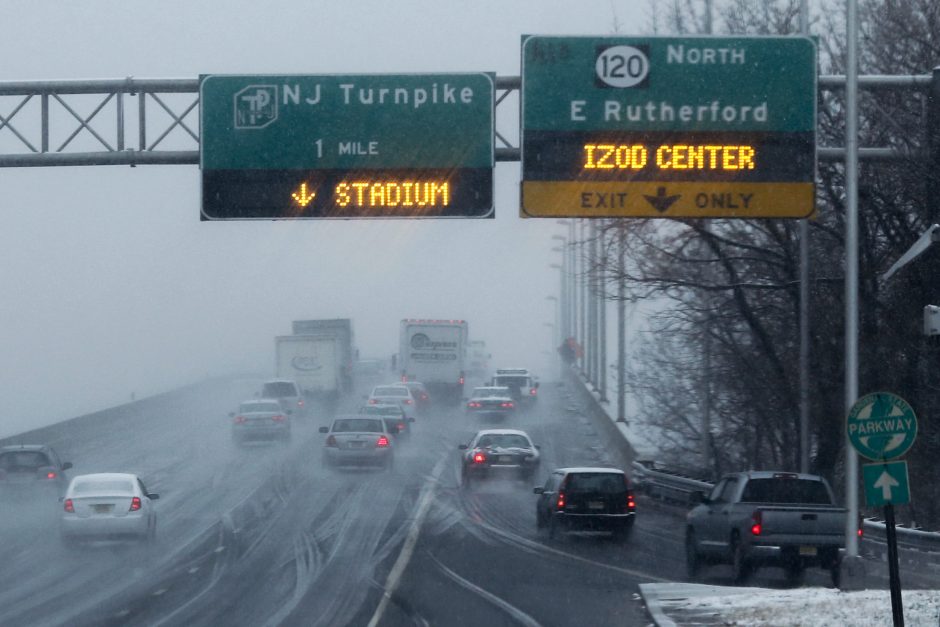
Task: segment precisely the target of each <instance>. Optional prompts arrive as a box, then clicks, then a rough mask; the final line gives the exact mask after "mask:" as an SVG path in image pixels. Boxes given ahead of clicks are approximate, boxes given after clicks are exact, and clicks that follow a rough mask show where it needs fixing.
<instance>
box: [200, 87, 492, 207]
mask: <svg viewBox="0 0 940 627" xmlns="http://www.w3.org/2000/svg"><path fill="white" fill-rule="evenodd" d="M494 85H495V78H494V75H492V74H487V73H474V74H470V73H468V74H364V75H250V76H249V75H208V76H203V77H201V82H200V89H199V102H200V125H201V140H200V168H201V170H202V219H204V220H217V219H272V218H273V219H277V218H359V217H492V213H493V165H494V147H493V136H494V133H493V130H494V127H493V124H494V122H493V109H494V104H493V102H494V101H493V98H494V93H495V88H494Z"/></svg>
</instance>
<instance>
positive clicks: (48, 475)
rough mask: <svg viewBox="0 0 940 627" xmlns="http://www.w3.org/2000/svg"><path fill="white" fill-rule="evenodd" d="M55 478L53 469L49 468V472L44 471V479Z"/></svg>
mask: <svg viewBox="0 0 940 627" xmlns="http://www.w3.org/2000/svg"><path fill="white" fill-rule="evenodd" d="M55 478H56V474H55V471H53V470H50V471H49V472H47V473H46V479H55Z"/></svg>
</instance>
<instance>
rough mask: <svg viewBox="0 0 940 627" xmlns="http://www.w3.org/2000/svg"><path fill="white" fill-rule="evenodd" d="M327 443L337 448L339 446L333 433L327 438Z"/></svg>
mask: <svg viewBox="0 0 940 627" xmlns="http://www.w3.org/2000/svg"><path fill="white" fill-rule="evenodd" d="M326 445H327V446H332V447H334V448H335V447H336V446H337V444H336V438H335V437H334V436H332V435H331V436H330V437H328V438H327V439H326Z"/></svg>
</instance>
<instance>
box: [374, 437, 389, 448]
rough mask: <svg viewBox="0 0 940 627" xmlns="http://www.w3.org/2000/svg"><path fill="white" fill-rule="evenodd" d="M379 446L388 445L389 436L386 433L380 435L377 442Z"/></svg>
mask: <svg viewBox="0 0 940 627" xmlns="http://www.w3.org/2000/svg"><path fill="white" fill-rule="evenodd" d="M375 445H376V446H377V447H378V448H385V447H386V446H388V438H387V437H385V436H384V435H380V436H379V439H378V441H377V442H376V443H375Z"/></svg>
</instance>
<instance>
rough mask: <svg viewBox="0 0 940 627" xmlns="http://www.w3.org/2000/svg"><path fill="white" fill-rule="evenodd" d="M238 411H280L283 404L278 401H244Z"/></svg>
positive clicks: (245, 412)
mask: <svg viewBox="0 0 940 627" xmlns="http://www.w3.org/2000/svg"><path fill="white" fill-rule="evenodd" d="M238 411H239V412H241V413H244V414H247V413H251V412H280V411H281V406H280V405H278V404H277V403H242V404H241V405H239V407H238Z"/></svg>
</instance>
